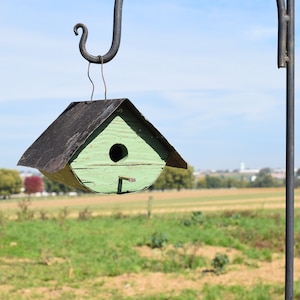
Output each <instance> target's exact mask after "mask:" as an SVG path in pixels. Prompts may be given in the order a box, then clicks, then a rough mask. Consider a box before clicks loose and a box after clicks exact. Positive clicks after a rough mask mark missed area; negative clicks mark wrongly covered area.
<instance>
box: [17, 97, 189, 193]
mask: <svg viewBox="0 0 300 300" xmlns="http://www.w3.org/2000/svg"><path fill="white" fill-rule="evenodd" d="M18 164H20V165H25V166H30V167H35V168H38V169H39V170H40V171H41V172H42V173H43V174H44V175H46V176H47V177H49V178H51V179H54V180H56V181H59V182H62V183H65V184H67V185H69V186H72V187H76V188H81V189H83V190H86V191H93V192H101V193H124V192H134V191H139V190H143V189H146V188H147V187H149V186H150V185H152V184H153V183H154V181H155V180H156V179H157V177H158V176H159V175H160V173H161V171H162V170H163V168H164V166H165V165H169V166H173V167H180V168H186V167H187V164H186V162H185V161H184V160H183V159H182V158H181V156H180V155H179V154H178V153H177V152H176V150H175V149H174V148H173V147H172V146H171V145H170V144H169V143H168V142H167V140H166V139H165V138H164V137H163V136H162V135H161V134H160V133H159V131H158V130H157V129H156V128H155V127H154V126H153V125H152V124H151V123H150V122H148V121H147V120H146V119H145V118H144V117H143V116H142V115H141V114H140V113H139V111H138V110H137V109H136V108H135V107H134V106H133V104H132V103H131V102H130V101H129V100H128V99H114V100H98V101H88V102H73V103H71V104H70V105H69V107H68V108H67V109H66V110H65V111H64V112H63V113H62V114H61V115H60V116H59V117H58V118H57V119H56V120H55V121H54V122H53V123H52V124H51V125H50V126H49V128H48V129H47V130H46V131H45V132H44V133H43V134H42V135H41V136H40V137H39V138H38V139H37V140H36V141H35V142H34V143H33V145H32V146H30V147H29V148H28V150H27V151H26V152H25V153H24V154H23V156H22V158H21V159H20V161H19V163H18Z"/></svg>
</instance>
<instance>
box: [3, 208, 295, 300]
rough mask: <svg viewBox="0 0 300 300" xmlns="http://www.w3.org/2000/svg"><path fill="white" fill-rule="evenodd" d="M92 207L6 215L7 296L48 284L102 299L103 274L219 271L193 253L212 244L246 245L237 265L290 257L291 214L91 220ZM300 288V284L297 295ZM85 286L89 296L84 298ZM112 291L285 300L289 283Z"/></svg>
mask: <svg viewBox="0 0 300 300" xmlns="http://www.w3.org/2000/svg"><path fill="white" fill-rule="evenodd" d="M88 212H89V211H88V210H86V211H85V213H86V215H85V216H86V218H81V220H79V219H78V218H77V219H76V218H72V219H69V218H68V213H67V210H66V209H65V210H63V209H62V210H61V211H60V213H58V214H57V215H56V216H52V217H51V218H48V219H45V220H40V219H30V218H29V219H26V218H20V220H9V219H8V218H6V216H5V215H4V214H0V298H1V299H28V298H26V297H27V296H26V295H25V296H24V295H23V292H24V290H26V289H30V290H31V293H32V299H35V298H36V299H43V295H42V294H41V292H40V290H39V289H45V288H46V289H47V291H49V290H55V291H58V292H57V293H58V295H59V296H58V297H56V298H57V299H99V298H98V297H99V295H98V294H99V293H103V286H102V285H103V283H102V281H101V280H100V281H99V278H102V277H103V276H109V277H115V276H118V275H123V274H130V273H137V274H147V273H151V272H163V273H167V274H174V275H179V274H181V275H182V276H190V274H191V272H196V273H195V274H197V272H199V271H197V270H199V269H211V268H212V267H211V261H209V260H208V259H207V258H205V257H201V256H196V255H195V254H194V253H193V251H187V249H189V250H191V249H192V250H193V249H194V250H197V248H199V247H201V246H204V245H212V246H223V247H228V248H234V249H238V250H240V251H241V255H242V256H243V257H241V256H240V257H237V258H236V259H235V261H232V262H229V264H231V265H233V264H244V263H246V261H248V260H254V261H271V260H272V254H273V253H282V254H283V249H284V230H285V229H284V228H285V223H284V211H279V210H274V211H267V210H255V211H247V210H244V211H232V212H230V211H225V212H221V213H170V214H161V215H153V216H152V218H147V217H146V216H145V215H135V216H129V215H123V214H122V213H115V214H113V215H112V216H102V217H91V214H89V213H88ZM299 217H300V211H299V210H296V213H295V220H296V222H295V232H296V234H295V245H296V249H300V246H299V245H300V222H297V220H299V219H300V218H299ZM154 237H155V243H154V240H153V239H154ZM141 246H144V247H148V248H154V249H153V251H156V253H157V255H156V256H153V257H144V256H142V255H140V254H139V252H138V250H137V248H138V247H141ZM297 247H298V248H297ZM215 254H217V253H215ZM296 255H299V251H298V252H297V251H296ZM253 264H255V263H253ZM216 276H217V275H216ZM220 276H222V275H220ZM199 278H200V277H199V276H198V279H199ZM199 280H200V282H201V279H199ZM1 286H2V287H3V286H7V287H8V290H7V291H5V289H4V290H2V289H1ZM299 286H300V284H299V283H297V284H296V292H297V295H300V292H299V290H300V288H299ZM65 287H68V289H66V288H65ZM80 290H83V291H84V296H82V295H81V296H80V295H78V291H80ZM107 292H109V295H110V296H109V297H110V298H109V299H214V300H215V299H245V300H247V299H249V300H250V299H251V300H252V299H260V300H264V299H277V298H276V297H278V299H279V298H280V297H279V296H281V297H282V295H283V286H281V287H278V286H277V287H276V286H270V285H267V284H263V283H262V284H260V285H257V286H254V287H251V288H245V287H242V286H227V287H224V286H219V285H212V284H207V285H205V286H204V288H203V289H200V290H193V289H189V290H184V289H183V290H182V291H181V292H180V293H178V292H165V293H159V292H157V293H156V292H155V291H149V292H151V293H150V294H149V295H144V296H139V297H137V296H136V298H134V297H131V298H130V297H127V298H126V297H125V296H122V294H121V292H120V291H118V290H111V291H107ZM97 295H98V296H97ZM200 295H201V297H202V298H199V297H200ZM60 297H61V298H60ZM143 297H144V298H143ZM100 299H101V298H100ZM103 299H105V298H103ZM296 299H300V297H299V298H296Z"/></svg>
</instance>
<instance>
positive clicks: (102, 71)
mask: <svg viewBox="0 0 300 300" xmlns="http://www.w3.org/2000/svg"><path fill="white" fill-rule="evenodd" d="M100 60H101V77H102V80H103V84H104V99H105V100H106V94H107V86H106V82H105V78H104V68H103V64H104V62H103V56H100Z"/></svg>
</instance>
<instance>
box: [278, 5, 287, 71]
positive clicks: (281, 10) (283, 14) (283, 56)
mask: <svg viewBox="0 0 300 300" xmlns="http://www.w3.org/2000/svg"><path fill="white" fill-rule="evenodd" d="M277 11H278V58H277V66H278V68H286V63H287V62H288V60H289V57H288V53H287V52H288V51H287V31H288V29H287V27H288V22H289V21H290V17H289V16H288V14H287V10H286V8H285V1H284V0H277Z"/></svg>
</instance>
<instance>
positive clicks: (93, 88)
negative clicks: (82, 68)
mask: <svg viewBox="0 0 300 300" xmlns="http://www.w3.org/2000/svg"><path fill="white" fill-rule="evenodd" d="M90 66H91V63H90V62H89V65H88V71H87V75H88V78H89V80H90V82H91V84H92V94H91V101H92V100H93V97H94V91H95V85H94V82H93V80H92V78H91V76H90Z"/></svg>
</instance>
